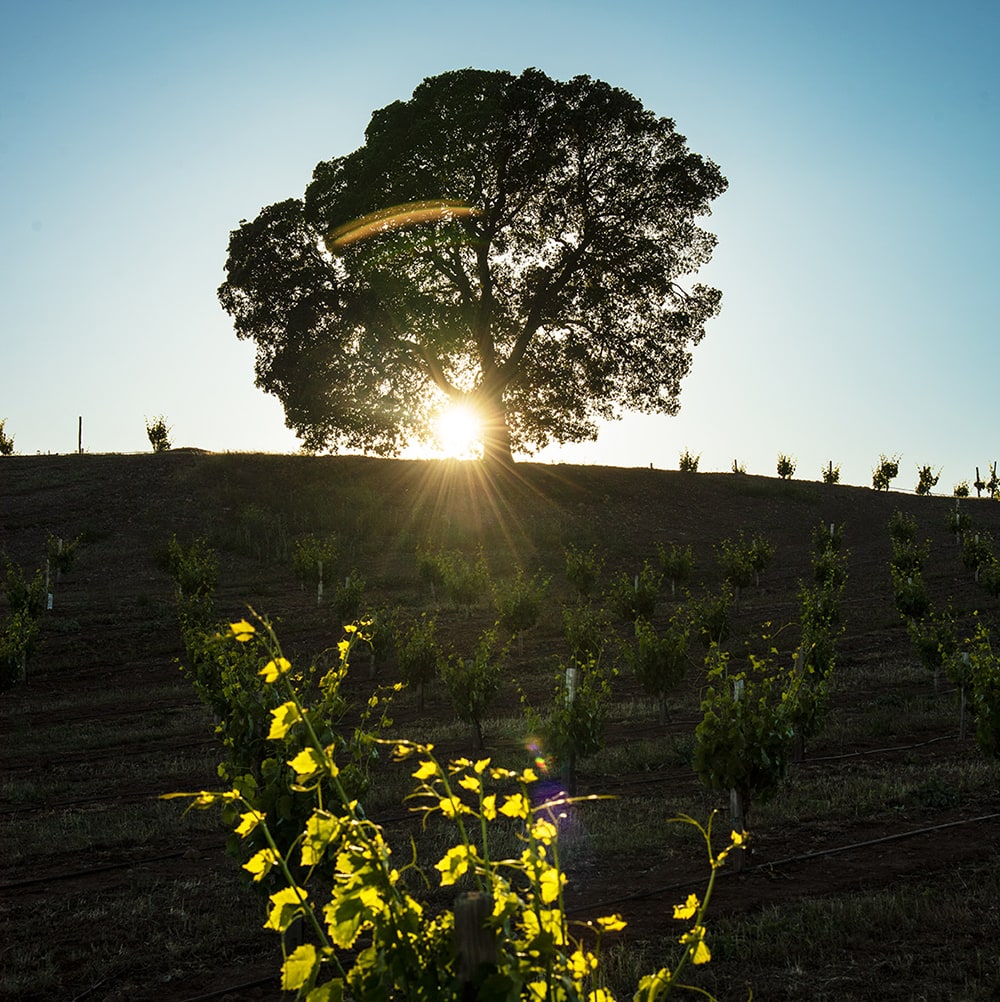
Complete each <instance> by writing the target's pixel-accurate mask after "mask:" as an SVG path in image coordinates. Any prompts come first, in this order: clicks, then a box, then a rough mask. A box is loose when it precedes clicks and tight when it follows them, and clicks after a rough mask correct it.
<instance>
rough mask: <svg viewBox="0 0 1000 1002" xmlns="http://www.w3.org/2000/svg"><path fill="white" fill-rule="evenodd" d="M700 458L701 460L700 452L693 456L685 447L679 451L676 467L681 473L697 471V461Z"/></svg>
mask: <svg viewBox="0 0 1000 1002" xmlns="http://www.w3.org/2000/svg"><path fill="white" fill-rule="evenodd" d="M700 460H701V453H699V454H698V455H697V456H695V455H692V454H691V452H690V451H689V450H688V449H685V450H684V451H683V452H682V453H681V458H680V464H679V466H678V469H679V470H680V471H681V473H697V472H698V463H699V462H700Z"/></svg>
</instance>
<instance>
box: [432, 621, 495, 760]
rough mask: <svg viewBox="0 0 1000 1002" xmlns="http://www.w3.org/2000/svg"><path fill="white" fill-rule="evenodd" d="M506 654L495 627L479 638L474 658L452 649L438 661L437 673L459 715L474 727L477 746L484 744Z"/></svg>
mask: <svg viewBox="0 0 1000 1002" xmlns="http://www.w3.org/2000/svg"><path fill="white" fill-rule="evenodd" d="M506 658H507V649H506V647H504V648H502V649H500V650H498V649H497V635H496V631H495V630H487V631H486V632H485V633H483V634H482V636H480V638H479V643H478V644H477V645H476V649H475V652H474V653H473V655H472V657H471V658H462V657H461V656H459V655H458V654H456V653H454V652H452V653H451V654H450V655H449V656H448V657H446V658H441V659H440V660H439V662H438V674H439V675H440V676H441V680H442V682H444V685H445V687H446V688H447V690H448V695H449V696H450V697H451V703H452V706H453V707H454V709H455V713H456V715H457V716H458V719H459V720H461V721H462V723H465V724H469V725H470V726H471V728H472V735H473V740H474V741H475V746H476V749H477V750H480V751H481V750H482V748H483V747H484V739H483V722H484V721H485V719H486V714H487V712H488V711H489V708H490V706H491V705H492V704H493V701H494V700H495V699H496V697H497V694H498V693H499V692H500V686H501V682H502V679H503V674H504V664H505V661H506Z"/></svg>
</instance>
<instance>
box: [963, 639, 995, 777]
mask: <svg viewBox="0 0 1000 1002" xmlns="http://www.w3.org/2000/svg"><path fill="white" fill-rule="evenodd" d="M993 641H994V637H993V635H992V632H991V630H990V629H989V628H988V627H987V626H986V624H985V623H983V622H982V621H981V620H977V622H976V630H975V633H974V634H973V636H972V638H971V639H970V641H969V644H968V645H967V649H968V655H969V657H968V677H969V682H970V684H971V690H972V707H973V711H974V712H975V715H976V743H977V744H978V745H979V748H980V750H981V751H982V752H983V754H984V755H990V756H992V757H993V758H1000V652H996V651H994V649H993Z"/></svg>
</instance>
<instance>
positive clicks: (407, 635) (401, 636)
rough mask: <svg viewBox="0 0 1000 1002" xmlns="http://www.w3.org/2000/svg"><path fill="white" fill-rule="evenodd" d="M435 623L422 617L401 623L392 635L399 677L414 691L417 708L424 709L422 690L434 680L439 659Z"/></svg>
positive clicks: (423, 615) (439, 653) (424, 616)
mask: <svg viewBox="0 0 1000 1002" xmlns="http://www.w3.org/2000/svg"><path fill="white" fill-rule="evenodd" d="M436 630H437V624H436V623H435V622H434V620H433V619H431V618H428V616H427V615H426V614H422V615H421V617H420V619H418V620H415V621H412V622H410V623H404V624H401V625H400V626H399V627H398V629H397V633H396V664H397V668H398V671H399V676H400V678H401V679H402V680H403V681H404V682H405V683H406V684H407V685H411V686H413V687H414V689H416V692H417V708H418V709H419V710H420V711H421V712H422V711H423V709H424V688H425V687H426V686H427V684H428V683H429V682H432V681H433V680H434V676H435V675H436V674H437V668H438V661H439V659H440V656H441V652H440V649H439V647H438V643H437V639H436V636H435V634H436Z"/></svg>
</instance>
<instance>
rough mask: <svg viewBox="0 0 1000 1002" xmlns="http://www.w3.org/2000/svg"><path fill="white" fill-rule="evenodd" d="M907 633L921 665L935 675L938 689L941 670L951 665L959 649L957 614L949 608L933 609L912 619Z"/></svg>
mask: <svg viewBox="0 0 1000 1002" xmlns="http://www.w3.org/2000/svg"><path fill="white" fill-rule="evenodd" d="M907 631H908V632H909V634H910V640H911V641H912V642H913V647H914V650H916V652H917V657H918V658H920V663H921V664H922V665H924V667H925V668H927V669H928V670H929V671H930V672H932V673H933V675H934V686H935V688H937V684H938V677H939V675H940V673H941V668H942V667H944V666H945V665H947V664H949V663H950V661H951V659H952V658H953V657H954V655H955V651H956V650H957V648H958V637H957V635H956V628H955V614H954V612H953V611H952V610H951V609H950V608H949V609H945V610H944V611H943V612H940V611H938V610H935V609H931V610H929V611H928V613H927V614H926V615H925V616H923V617H922V618H920V619H911V620H909V622H908V623H907Z"/></svg>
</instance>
